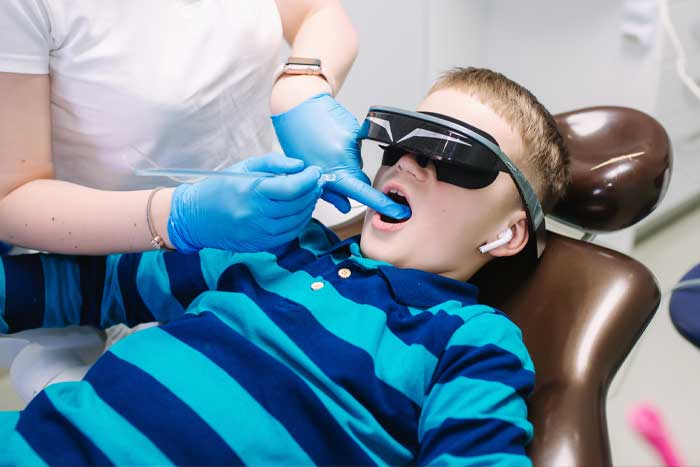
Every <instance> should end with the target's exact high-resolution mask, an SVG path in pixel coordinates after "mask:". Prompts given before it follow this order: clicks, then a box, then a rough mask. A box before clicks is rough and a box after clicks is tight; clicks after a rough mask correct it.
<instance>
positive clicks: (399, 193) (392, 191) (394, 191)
mask: <svg viewBox="0 0 700 467" xmlns="http://www.w3.org/2000/svg"><path fill="white" fill-rule="evenodd" d="M389 193H396V194H397V195H399V196H403V197H404V198H405V197H406V195H404V194H403V193H401V192H400V191H399V190H395V189H391V190H389Z"/></svg>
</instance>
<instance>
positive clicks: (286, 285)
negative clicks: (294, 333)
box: [250, 263, 437, 405]
mask: <svg viewBox="0 0 700 467" xmlns="http://www.w3.org/2000/svg"><path fill="white" fill-rule="evenodd" d="M250 268H251V271H252V272H253V274H254V276H255V280H256V281H257V282H258V284H259V285H260V286H261V287H263V288H264V289H266V290H268V291H270V292H273V293H276V294H278V295H281V296H283V297H285V298H287V299H289V300H292V301H295V302H297V303H299V304H301V305H302V306H304V307H305V308H307V309H308V310H309V312H311V314H312V315H313V316H314V317H315V318H316V319H317V320H318V321H319V323H320V324H321V325H322V326H323V327H324V328H326V330H327V331H328V332H330V333H332V334H334V335H335V336H337V337H338V338H340V339H343V340H345V341H347V342H349V343H350V344H352V345H354V346H356V347H359V348H360V349H362V350H364V351H365V352H367V353H368V354H369V355H370V356H373V358H374V371H375V375H376V377H377V378H379V379H381V380H382V381H384V382H385V383H387V384H389V385H390V386H392V387H394V388H396V389H397V390H398V391H401V392H402V393H403V394H404V395H406V397H408V398H410V399H411V400H413V401H414V402H416V403H417V404H419V405H422V403H423V399H424V397H425V392H426V390H427V387H428V384H429V381H430V377H431V374H427V373H426V374H425V375H423V376H424V377H416V375H415V374H413V375H408V374H407V373H406V368H425V369H426V372H428V371H429V370H428V369H430V368H434V367H435V365H437V358H436V357H435V356H434V355H433V354H431V353H430V351H428V350H427V349H426V348H425V347H424V346H422V345H419V344H415V345H410V344H406V343H405V342H403V341H402V340H401V339H399V338H398V337H397V336H396V335H394V334H393V333H392V332H391V331H390V330H388V329H387V326H386V319H387V315H386V312H385V311H384V310H382V309H380V308H377V307H374V306H371V305H366V304H360V303H356V302H354V301H352V300H350V299H348V298H346V297H344V296H343V295H342V294H341V293H339V292H338V291H337V290H336V289H335V288H334V287H333V286H332V285H331V284H329V283H325V287H323V288H322V289H320V290H316V291H314V292H311V289H310V286H311V284H312V283H313V282H315V281H317V280H318V278H317V277H313V276H311V275H309V274H308V273H306V272H305V271H297V272H294V273H291V274H290V273H289V272H288V271H286V270H284V269H282V268H281V267H280V266H278V265H277V264H276V263H275V264H271V263H264V264H259V263H253V264H251V265H250ZM284 275H286V277H285V280H283V281H281V280H279V278H280V277H284Z"/></svg>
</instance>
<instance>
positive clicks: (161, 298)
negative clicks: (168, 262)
mask: <svg viewBox="0 0 700 467" xmlns="http://www.w3.org/2000/svg"><path fill="white" fill-rule="evenodd" d="M136 287H137V288H138V290H139V295H141V298H142V299H143V303H144V304H145V305H146V306H147V307H148V309H149V310H150V312H151V313H152V314H153V316H154V317H155V318H156V320H157V321H171V320H173V319H175V318H177V317H179V316H182V315H183V314H184V312H185V310H184V309H183V308H182V304H181V303H180V302H179V301H177V299H176V298H175V297H174V296H173V294H172V292H171V291H170V279H169V278H168V270H167V268H166V267H165V260H164V259H163V252H160V251H158V252H147V253H144V254H143V255H142V256H141V262H140V263H139V269H138V272H137V273H136Z"/></svg>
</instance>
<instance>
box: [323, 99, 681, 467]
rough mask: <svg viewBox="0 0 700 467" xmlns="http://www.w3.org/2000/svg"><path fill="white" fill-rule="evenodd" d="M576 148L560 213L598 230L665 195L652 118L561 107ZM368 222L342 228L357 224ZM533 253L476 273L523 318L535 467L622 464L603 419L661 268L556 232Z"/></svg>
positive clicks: (664, 167)
mask: <svg viewBox="0 0 700 467" xmlns="http://www.w3.org/2000/svg"><path fill="white" fill-rule="evenodd" d="M556 120H557V123H558V125H559V128H560V131H561V132H562V135H563V136H564V139H565V141H566V143H567V147H568V148H569V151H570V153H571V175H572V180H571V184H570V187H569V189H568V191H567V194H566V196H565V198H564V199H563V200H562V201H561V202H560V203H559V204H558V205H557V206H556V207H555V209H554V212H553V213H552V216H551V217H554V218H556V219H557V220H559V221H561V222H563V223H565V224H567V225H569V226H573V227H576V228H578V229H579V230H581V231H582V234H585V237H586V238H590V237H591V236H592V235H593V234H594V233H599V232H612V231H616V230H619V229H623V228H625V227H629V226H631V225H634V224H635V223H637V222H639V221H640V220H641V219H643V218H644V217H646V216H647V215H648V214H649V213H650V212H652V211H653V210H654V209H655V208H656V206H657V205H658V204H659V202H660V201H661V198H662V197H663V195H664V194H665V192H666V189H667V187H668V182H669V179H670V172H671V160H672V157H671V147H670V143H669V139H668V136H667V134H666V132H665V131H664V129H663V128H662V127H661V125H660V124H659V123H658V122H657V121H656V120H654V119H653V118H652V117H650V116H648V115H646V114H644V113H642V112H639V111H636V110H633V109H628V108H622V107H594V108H587V109H581V110H577V111H573V112H568V113H564V114H560V115H557V116H556ZM361 224H362V219H356V220H354V222H352V221H351V223H348V224H345V225H344V226H340V227H339V228H337V229H336V231H337V232H338V234H339V235H340V236H341V237H347V236H350V235H354V234H356V233H359V231H360V228H361ZM525 261H526V260H525V259H524V257H520V255H518V257H515V258H506V259H503V260H496V261H492V262H491V263H489V264H488V265H487V266H486V267H485V268H483V269H482V270H481V271H479V273H478V274H477V275H476V276H474V278H473V279H472V281H471V282H474V283H476V284H477V285H478V286H479V288H480V301H481V302H483V303H487V304H489V305H493V306H495V307H497V308H499V309H501V310H503V311H504V312H506V313H508V314H509V316H511V318H512V319H513V320H514V321H515V322H516V323H517V324H518V325H519V326H520V328H521V329H522V331H523V336H524V339H525V343H526V345H527V347H528V349H529V351H530V354H531V355H532V358H533V360H534V363H535V369H536V387H535V391H534V393H533V394H532V396H531V398H530V400H529V405H530V420H531V421H532V422H533V424H534V427H535V437H534V440H533V442H532V444H531V445H530V446H529V454H530V456H531V457H532V460H533V463H534V465H536V466H596V467H603V466H609V465H611V464H612V462H611V457H610V445H609V440H608V431H607V423H606V416H605V400H606V395H607V390H608V386H609V384H610V381H611V380H612V378H613V376H614V375H615V373H616V371H617V369H618V368H619V367H620V365H621V364H622V362H623V361H624V359H625V358H626V356H627V355H628V354H629V352H630V350H631V349H632V346H633V345H634V344H635V342H636V341H637V340H638V339H639V337H640V335H641V334H642V332H643V331H644V328H645V327H646V325H647V324H648V323H649V321H650V320H651V318H652V317H653V315H654V313H655V312H656V309H657V307H658V305H659V301H660V292H659V288H658V285H657V283H656V279H655V278H654V276H653V274H652V273H651V272H650V271H649V270H648V269H647V268H646V267H644V266H643V265H642V264H640V263H638V262H637V261H635V260H634V259H632V258H630V257H628V256H626V255H624V254H622V253H618V252H616V251H613V250H610V249H607V248H604V247H601V246H598V245H594V244H592V243H589V242H587V241H585V240H578V239H573V238H569V237H565V236H562V235H559V234H555V233H552V232H549V234H548V236H547V248H546V249H545V252H544V254H543V256H542V258H541V259H540V261H539V262H538V263H537V264H536V265H532V264H527V263H526V262H525Z"/></svg>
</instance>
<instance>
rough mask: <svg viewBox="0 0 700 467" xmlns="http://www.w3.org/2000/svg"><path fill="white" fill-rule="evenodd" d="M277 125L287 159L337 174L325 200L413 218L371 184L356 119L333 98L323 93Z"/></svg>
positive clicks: (340, 207) (280, 118)
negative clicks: (351, 203)
mask: <svg viewBox="0 0 700 467" xmlns="http://www.w3.org/2000/svg"><path fill="white" fill-rule="evenodd" d="M272 124H273V125H274V127H275V132H276V133H277V139H279V142H280V145H281V146H282V149H283V150H284V153H285V154H286V155H287V156H289V157H296V158H299V159H302V160H303V161H304V162H306V165H317V166H319V167H321V169H322V170H323V171H324V172H328V173H333V174H335V175H336V181H334V182H327V183H326V184H325V186H324V188H323V195H322V196H321V197H322V198H323V199H325V200H326V201H328V202H329V203H332V204H333V205H334V206H335V207H336V208H338V210H339V211H341V212H348V211H349V210H350V202H349V201H348V199H347V198H352V199H355V200H357V201H359V202H360V203H362V204H366V205H367V206H369V207H370V208H372V209H374V210H376V211H378V212H380V213H382V214H386V215H387V216H390V217H393V218H395V219H403V218H406V217H408V216H410V214H411V210H410V208H409V207H408V206H405V205H403V204H399V203H396V202H394V201H393V200H391V199H390V198H389V197H388V196H386V195H385V194H383V193H380V192H379V191H377V190H375V189H374V188H372V186H371V185H370V183H369V179H368V178H367V175H365V174H364V172H362V156H361V155H360V145H359V144H358V142H357V139H356V136H357V131H358V130H359V125H358V123H357V120H355V117H354V116H353V115H352V114H351V113H350V112H349V111H348V110H347V109H346V108H345V107H343V106H342V105H341V104H340V103H338V102H337V101H336V100H335V99H333V98H332V97H331V96H330V95H329V94H319V95H317V96H314V97H311V98H309V99H307V100H305V101H304V102H302V103H301V104H299V105H297V106H296V107H294V108H292V109H291V110H289V111H287V112H285V113H282V114H279V115H273V116H272Z"/></svg>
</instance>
